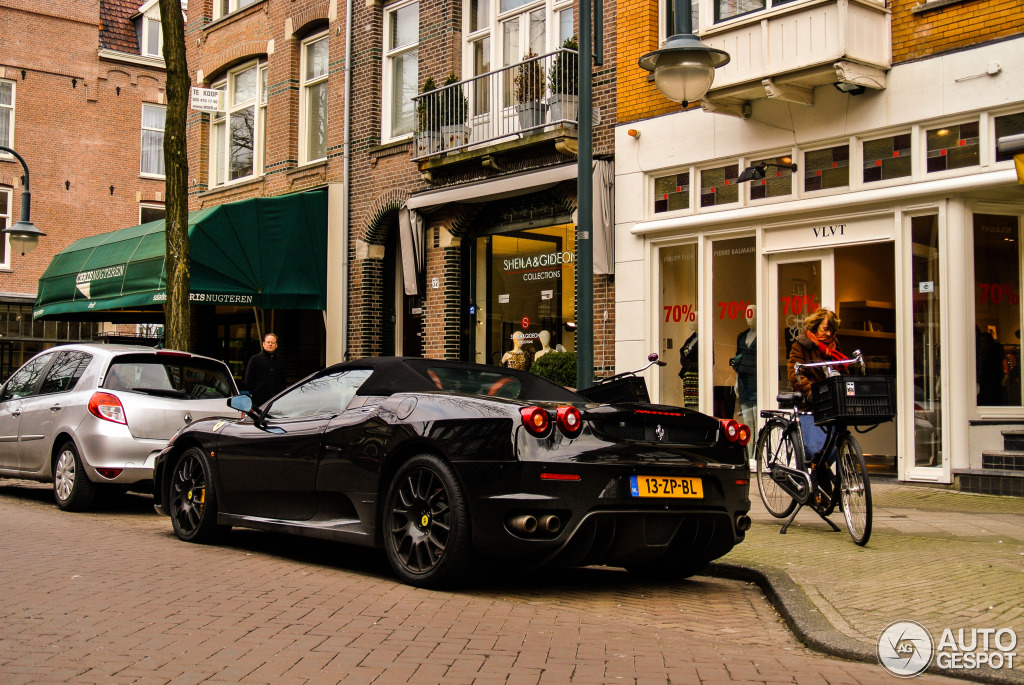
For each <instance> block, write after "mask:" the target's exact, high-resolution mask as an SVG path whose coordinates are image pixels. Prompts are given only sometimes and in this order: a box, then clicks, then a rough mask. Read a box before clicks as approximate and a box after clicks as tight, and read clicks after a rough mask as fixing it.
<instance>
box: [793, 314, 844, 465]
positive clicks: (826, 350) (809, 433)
mask: <svg viewBox="0 0 1024 685" xmlns="http://www.w3.org/2000/svg"><path fill="white" fill-rule="evenodd" d="M839 323H840V321H839V317H838V316H836V313H835V312H834V311H832V310H831V309H825V308H821V309H819V310H817V311H816V312H814V313H813V314H811V315H810V316H808V317H807V318H806V319H804V332H803V333H801V334H800V335H799V336H798V337H797V339H796V340H794V341H793V346H792V347H790V349H789V364H788V368H789V383H790V385H791V386H792V387H793V390H795V391H797V392H799V393H800V394H801V395H802V396H803V398H804V399H803V401H802V402H801V403H800V410H801V411H810V410H811V384H812V383H814V382H815V381H820V380H824V379H825V377H826V372H825V369H824V368H823V367H811V368H809V369H801V370H800V374H799V375H798V374H797V373H796V371H795V370H794V364H810V363H812V362H824V361H837V360H840V359H846V358H847V357H846V355H845V354H843V353H842V352H840V351H839V344H838V340H837V339H836V332H837V331H838V330H839ZM832 368H834V369H835V370H836V371H838V372H839V373H840V374H846V373H848V367H846V366H843V365H838V366H834V367H832ZM800 431H801V433H802V434H803V439H804V448H805V450H806V453H807V454H808V456H810V455H814V454H817V453H818V452H820V451H821V448H822V447H823V446H824V445H825V432H824V431H823V430H822V429H821V428H819V427H817V426H815V425H814V417H813V416H810V415H809V414H808V415H803V416H801V417H800Z"/></svg>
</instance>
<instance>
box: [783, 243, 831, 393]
mask: <svg viewBox="0 0 1024 685" xmlns="http://www.w3.org/2000/svg"><path fill="white" fill-rule="evenodd" d="M821 271H822V260H821V259H808V260H806V261H800V262H788V263H781V264H779V268H778V286H777V287H778V297H779V306H778V308H777V309H778V315H779V320H778V323H777V324H776V328H775V330H777V331H778V335H779V340H778V346H779V347H778V348H779V358H778V361H777V364H778V378H779V386H778V387H779V390H780V391H784V392H790V391H791V390H792V388H791V387H790V384H789V371H788V368H787V366H788V362H789V348H791V347H792V346H793V341H794V340H796V339H797V336H799V335H800V334H801V333H803V332H804V319H806V318H807V317H808V316H809V315H810V314H811V313H812V312H814V311H815V310H816V309H818V307H820V306H821V301H822V300H821Z"/></svg>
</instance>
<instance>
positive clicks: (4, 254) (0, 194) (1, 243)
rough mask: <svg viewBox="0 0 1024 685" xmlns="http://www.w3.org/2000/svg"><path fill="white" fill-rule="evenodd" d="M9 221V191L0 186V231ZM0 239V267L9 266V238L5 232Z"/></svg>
mask: <svg viewBox="0 0 1024 685" xmlns="http://www.w3.org/2000/svg"><path fill="white" fill-rule="evenodd" d="M10 223H11V191H9V190H7V189H6V188H0V231H2V230H4V229H5V228H7V227H8V226H9V225H10ZM3 235H4V238H3V240H0V267H3V268H7V267H10V254H11V250H10V238H9V237H8V236H7V234H6V233H4V234H3Z"/></svg>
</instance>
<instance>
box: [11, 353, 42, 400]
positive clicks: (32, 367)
mask: <svg viewBox="0 0 1024 685" xmlns="http://www.w3.org/2000/svg"><path fill="white" fill-rule="evenodd" d="M54 354H55V353H53V352H51V353H49V354H41V355H39V356H38V357H33V358H32V359H30V360H29V361H28V363H26V364H25V366H23V367H21V369H20V370H19V371H18V372H17V373H16V374H14V375H13V376H11V380H10V381H9V382H8V383H7V387H5V388H4V393H3V396H2V397H0V402H3V401H6V400H14V399H20V398H22V397H28V396H29V395H31V394H33V393H34V391H35V388H36V383H37V382H38V381H39V376H40V375H42V373H43V369H45V368H46V365H47V364H49V363H50V360H51V359H53V355H54Z"/></svg>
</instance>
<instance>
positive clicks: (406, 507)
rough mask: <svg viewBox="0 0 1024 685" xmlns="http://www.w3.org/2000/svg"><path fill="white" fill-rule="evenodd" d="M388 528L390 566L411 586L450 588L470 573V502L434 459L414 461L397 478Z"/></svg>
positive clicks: (386, 516) (422, 457) (386, 515)
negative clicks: (468, 508)
mask: <svg viewBox="0 0 1024 685" xmlns="http://www.w3.org/2000/svg"><path fill="white" fill-rule="evenodd" d="M382 527H383V529H384V549H385V551H386V552H387V557H388V561H389V562H390V564H391V567H392V568H393V569H394V571H395V573H397V574H398V577H399V578H401V580H402V581H403V582H405V583H408V584H410V585H417V586H420V587H442V586H448V585H452V584H453V583H456V582H457V581H458V580H459V579H461V578H462V577H464V576H465V575H466V573H467V572H468V571H469V570H470V566H471V563H472V550H471V549H470V544H471V543H470V537H469V514H468V511H467V508H466V500H465V496H464V495H463V493H462V488H461V487H460V486H459V483H458V481H457V480H456V479H455V474H454V473H453V472H452V470H451V467H449V466H448V464H446V463H445V462H444V461H443V460H442V459H440V458H438V457H436V456H434V455H430V454H423V455H420V456H418V457H414V458H412V459H410V460H409V461H408V462H406V463H405V464H403V465H402V467H401V468H400V469H399V470H398V473H397V474H395V477H394V479H393V480H392V481H391V487H390V488H388V495H387V499H386V500H385V504H384V521H383V526H382Z"/></svg>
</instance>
